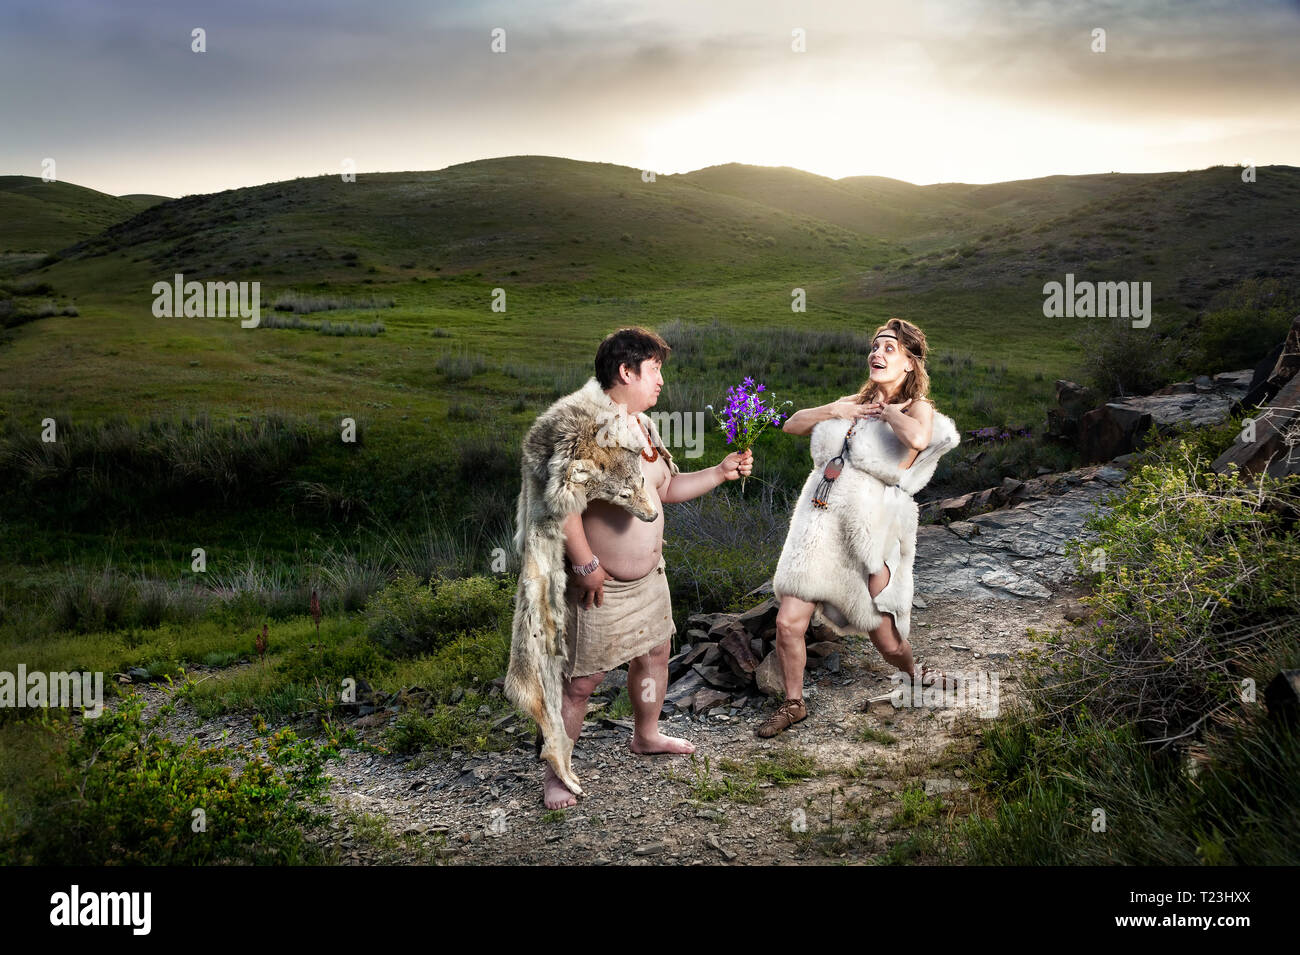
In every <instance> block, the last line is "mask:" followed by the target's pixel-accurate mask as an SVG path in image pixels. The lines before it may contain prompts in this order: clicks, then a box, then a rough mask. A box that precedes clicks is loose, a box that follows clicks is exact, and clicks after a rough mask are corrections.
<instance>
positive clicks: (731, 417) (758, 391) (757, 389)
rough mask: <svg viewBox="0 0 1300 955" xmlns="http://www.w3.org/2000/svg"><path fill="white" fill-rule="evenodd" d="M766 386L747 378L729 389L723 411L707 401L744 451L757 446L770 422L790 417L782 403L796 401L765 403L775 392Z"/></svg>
mask: <svg viewBox="0 0 1300 955" xmlns="http://www.w3.org/2000/svg"><path fill="white" fill-rule="evenodd" d="M766 390H767V389H766V386H765V385H757V386H755V384H754V379H753V378H746V379H745V380H744V381H742V382H741V383H740V384H739V385H737V386H736V387H734V388H728V389H727V404H726V406H725V407H724V408H723V409H722V413H721V414H719V413H718V412H716V411H714V410H713V405H705V407H706V408H708V410H709V411H711V412H713V416H714V417H715V418H717V419H718V427H719V428H720V429H721V430H722V432H723V433H724V434H725V435H726V436H727V444H734V445H735V446H736V450H737V451H740V452H741V453H744V452H745V451H748V450H749V449H750V448H752V447H753V446H754V442H755V441H757V440H758V436H759V435H760V434H762V433H763V431H764V429H766V428H767V426H768V425H779V424H780V423H781V420H782V419H783V418H784V417H786V416H785V415H783V414H781V413H780V412H779V411H778V410H777V409H778V407H780V408H784V407H785V406H786V405H792V404H794V402H793V401H785V402H782V403H781V404H780V405H779V406H778V405H776V404H772V405H767V404H764V403H763V402H764V399H765V398H768V399H770V398H772V395H771V394H767V395H764V394H762V392H764V391H766ZM740 493H741V494H744V493H745V478H743V477H742V478H741V479H740Z"/></svg>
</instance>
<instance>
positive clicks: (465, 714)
mask: <svg viewBox="0 0 1300 955" xmlns="http://www.w3.org/2000/svg"><path fill="white" fill-rule="evenodd" d="M483 702H484V700H483V698H482V697H479V696H477V695H471V696H467V697H465V699H463V700H462V701H461V702H460V703H457V704H455V705H445V704H444V705H442V706H438V707H437V708H435V709H434V710H433V712H431V713H429V714H424V713H420V712H416V711H410V710H408V711H407V712H405V713H403V714H402V715H401V716H399V717H398V718H397V720H396V722H395V723H394V724H393V726H392V728H391V729H389V731H388V734H387V737H388V745H389V747H390V748H391V749H392V750H393V751H394V752H398V753H424V752H432V753H445V752H447V751H449V750H452V749H457V750H463V751H465V752H470V753H480V752H496V751H500V750H503V749H508V748H510V746H511V740H510V737H508V736H505V735H503V734H500V733H494V732H493V731H492V720H493V719H494V718H495V717H496V716H497V715H498V714H497V712H495V711H494V712H492V713H491V714H490V715H487V716H480V715H479V712H478V711H479V708H480V707H481V706H482V705H483Z"/></svg>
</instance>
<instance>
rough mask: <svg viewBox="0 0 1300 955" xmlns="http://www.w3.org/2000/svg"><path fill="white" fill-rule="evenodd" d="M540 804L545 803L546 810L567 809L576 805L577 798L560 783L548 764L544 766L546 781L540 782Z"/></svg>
mask: <svg viewBox="0 0 1300 955" xmlns="http://www.w3.org/2000/svg"><path fill="white" fill-rule="evenodd" d="M542 802H544V803H546V808H547V809H568V808H569V807H570V806H576V805H577V804H578V797H577V796H575V795H574V794H573V793H571V792H569V787H568V786H566V785H564V783H562V782H560V777H559V776H557V775H555V770H553V769H551V764H550V763H547V764H546V779H545V780H544V781H543V782H542Z"/></svg>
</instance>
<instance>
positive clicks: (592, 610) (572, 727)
mask: <svg viewBox="0 0 1300 955" xmlns="http://www.w3.org/2000/svg"><path fill="white" fill-rule="evenodd" d="M670 350H671V349H670V348H669V346H668V344H667V343H666V342H665V341H664V340H663V339H662V338H660V337H659V336H658V335H656V334H655V333H654V332H651V331H648V330H647V329H644V328H640V327H635V328H623V329H619V330H618V331H617V332H614V333H613V334H611V335H609V336H608V337H607V338H605V340H604V341H602V342H601V343H600V346H599V348H597V350H596V362H595V365H596V368H595V370H596V374H595V377H594V378H592V379H591V380H589V381H588V382H587V384H586V385H584V386H583V388H582V389H580V391H581V393H582V395H583V397H585V398H586V399H587V400H588V401H589V402H590V403H591V404H593V405H594V406H597V407H602V408H604V409H605V410H606V411H607V412H608V413H610V414H613V415H619V416H620V417H622V418H623V419H624V420H625V421H627V422H628V423H629V424H630V425H631V430H632V433H633V434H636V435H639V438H637V439H636V440H637V443H638V444H639V445H640V447H639V450H640V459H639V463H640V467H641V473H642V474H643V475H644V477H645V485H644V490H645V491H646V493H647V496H648V497H649V499H650V502H651V503H652V504H653V505H654V509H655V510H656V511H657V516H656V517H655V519H654V520H652V521H644V520H640V519H638V518H637V517H636V516H634V515H633V514H632V513H630V512H629V511H628V510H627V509H626V508H624V507H621V506H619V505H618V504H616V503H612V502H611V501H607V500H599V499H592V500H589V501H588V503H587V506H586V509H585V510H583V511H581V512H579V513H573V514H571V515H570V516H569V517H568V518H567V520H566V521H565V522H564V524H563V531H564V549H565V554H566V557H567V560H568V568H567V574H568V589H567V592H566V599H567V601H568V606H567V614H566V621H567V629H566V634H565V639H566V644H567V648H568V661H567V663H566V665H565V670H564V680H563V702H562V715H563V720H564V728H565V730H566V732H567V734H568V736H569V738H570V739H571V740H576V739H577V738H578V734H579V733H581V732H582V721H583V717H584V716H585V714H586V712H587V699H588V697H590V696H591V694H592V692H593V691H594V690H595V689H596V687H597V686H599V685H600V683H601V681H602V680H604V678H605V673H606V672H607V671H609V670H612V669H615V668H617V667H619V666H622V665H623V664H624V663H626V664H627V666H628V679H627V688H628V696H629V697H630V699H631V701H632V709H633V711H634V719H635V724H636V729H635V730H634V732H633V734H632V738H631V741H630V743H629V746H630V747H631V749H632V752H634V753H639V754H643V755H649V754H654V753H678V754H687V753H692V752H694V751H695V747H694V745H693V744H692V743H691V742H689V741H688V740H684V739H678V738H676V737H672V736H665V735H664V734H663V733H661V732H660V731H659V713H660V711H661V709H662V708H663V700H664V693H665V692H666V690H667V685H668V657H669V654H670V652H671V640H672V637H673V634H675V633H676V627H675V626H674V624H673V615H672V606H671V604H670V602H669V593H668V579H667V577H666V576H665V573H664V559H663V554H662V551H663V530H664V519H663V508H662V506H661V503H663V504H671V503H674V502H677V501H689V500H691V499H692V498H696V497H699V496H700V495H701V494H704V493H706V492H707V491H711V490H712V489H713V488H715V487H717V486H718V485H720V484H722V483H723V482H725V481H734V480H735V479H736V478H739V477H746V476H748V475H749V474H751V473H752V471H753V452H752V451H746V452H745V453H744V454H740V453H735V452H733V453H731V454H728V455H727V456H726V457H725V458H723V459H722V461H721V462H720V463H718V464H717V465H715V466H713V467H711V468H705V469H703V470H700V471H693V472H691V473H689V474H682V473H679V471H678V468H677V465H676V463H675V462H674V461H673V457H672V455H671V454H669V453H668V449H667V448H666V447H664V444H663V440H662V439H661V438H660V436H659V432H658V429H657V428H656V427H655V424H654V422H653V420H651V418H650V417H649V416H647V415H646V414H644V412H645V411H646V409H648V408H651V407H653V406H654V404H655V402H656V401H657V400H658V398H659V392H660V390H661V389H662V388H663V386H664V379H663V374H662V373H661V368H662V366H663V363H664V361H665V359H667V357H668V353H669V351H670ZM542 797H543V800H544V801H545V803H546V806H547V808H548V809H561V808H564V807H566V806H572V805H575V804H576V802H577V799H576V798H575V796H574V794H573V792H572V791H571V790H570V789H569V788H568V787H567V786H565V784H564V783H563V782H562V781H561V780H560V778H559V777H558V776H557V775H556V773H555V771H554V769H553V768H552V765H551V764H550V763H549V762H548V764H547V766H546V779H545V783H544V785H543V790H542Z"/></svg>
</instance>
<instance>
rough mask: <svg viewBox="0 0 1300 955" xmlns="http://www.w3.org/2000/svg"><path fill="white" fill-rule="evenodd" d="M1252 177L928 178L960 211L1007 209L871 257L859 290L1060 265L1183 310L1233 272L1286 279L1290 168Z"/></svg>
mask: <svg viewBox="0 0 1300 955" xmlns="http://www.w3.org/2000/svg"><path fill="white" fill-rule="evenodd" d="M1257 174H1258V179H1257V181H1255V182H1253V183H1244V182H1242V181H1241V170H1240V169H1238V168H1236V167H1225V166H1216V167H1213V168H1211V169H1203V170H1197V171H1193V172H1183V173H1161V174H1151V175H1133V176H1129V175H1123V176H1120V175H1111V176H1092V177H1057V176H1054V177H1051V178H1050V179H1048V180H1032V181H1030V182H1026V183H998V184H996V185H994V186H979V187H971V186H962V187H951V188H949V187H939V188H943V189H944V190H945V191H946V192H948V194H949V195H951V196H953V197H959V198H960V199H961V201H962V202H963V203H964V204H965V205H967V206H968V207H970V208H972V209H977V208H983V209H985V210H988V211H999V210H1000V211H1002V212H1004V213H1005V212H1006V211H1008V210H1011V209H1014V210H1017V213H1016V215H1015V216H1008V217H1007V218H1006V221H1005V222H1004V223H1003V224H1002V225H999V226H993V225H990V226H989V228H987V229H985V230H984V231H983V232H982V233H981V234H979V235H972V234H970V232H969V230H967V231H965V232H962V231H957V230H954V231H953V232H951V233H950V234H949V235H948V237H947V240H946V241H945V242H944V243H943V244H942V245H940V246H938V247H936V248H933V249H930V250H928V251H925V252H922V253H920V254H917V255H914V256H912V257H910V258H907V259H905V260H903V261H897V262H893V263H890V264H889V265H887V266H882V267H881V268H879V269H877V270H875V271H874V272H873V274H871V275H870V276H868V277H867V279H866V280H864V282H863V284H862V288H861V295H862V296H863V297H864V298H870V297H872V296H875V295H879V294H881V293H882V292H894V293H898V292H909V293H914V292H921V291H927V290H936V289H946V290H953V289H966V290H976V289H992V288H1014V287H1017V286H1019V287H1023V288H1026V289H1028V288H1034V287H1037V288H1041V287H1042V284H1043V282H1045V281H1048V280H1052V279H1056V280H1060V279H1061V278H1062V276H1063V275H1064V273H1066V272H1072V273H1074V274H1075V276H1076V279H1092V280H1094V281H1114V280H1122V281H1150V282H1152V289H1153V294H1154V295H1155V296H1156V298H1157V301H1158V303H1163V305H1164V306H1165V307H1166V308H1176V309H1187V310H1195V309H1198V308H1201V307H1203V306H1204V305H1205V304H1206V303H1207V302H1208V301H1209V300H1210V298H1211V297H1212V296H1213V295H1214V294H1215V293H1216V292H1217V291H1218V290H1220V289H1223V288H1226V287H1228V286H1232V285H1234V284H1236V283H1237V282H1239V281H1241V280H1242V279H1246V278H1250V277H1275V278H1281V279H1290V278H1292V277H1294V276H1295V275H1296V273H1297V270H1298V269H1300V229H1297V227H1296V210H1297V209H1300V168H1296V167H1295V166H1267V167H1262V168H1260V169H1259V170H1258V171H1257ZM1082 180H1088V181H1087V182H1084V181H1082ZM1049 187H1050V190H1049ZM926 188H936V187H926Z"/></svg>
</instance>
